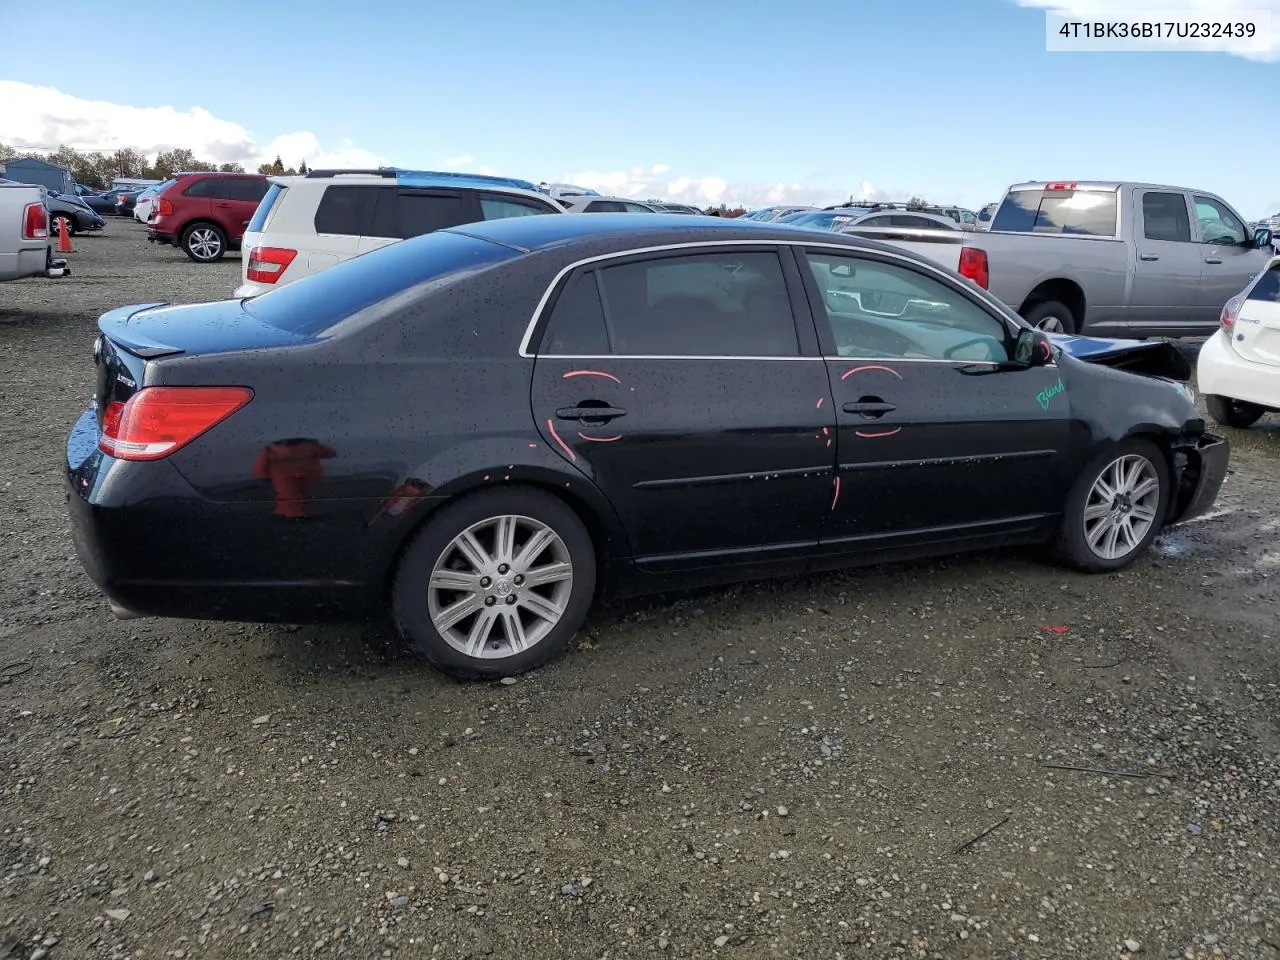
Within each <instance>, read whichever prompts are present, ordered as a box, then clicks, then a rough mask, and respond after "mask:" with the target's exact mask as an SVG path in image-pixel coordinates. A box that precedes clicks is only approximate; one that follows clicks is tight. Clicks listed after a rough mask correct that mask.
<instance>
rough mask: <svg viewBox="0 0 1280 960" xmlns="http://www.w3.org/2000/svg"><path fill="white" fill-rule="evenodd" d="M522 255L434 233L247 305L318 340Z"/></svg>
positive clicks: (275, 324)
mask: <svg viewBox="0 0 1280 960" xmlns="http://www.w3.org/2000/svg"><path fill="white" fill-rule="evenodd" d="M517 256H519V254H518V253H516V251H514V250H511V249H509V248H507V247H503V246H499V245H498V244H496V243H489V242H488V241H485V240H477V239H475V238H474V237H466V236H462V235H461V234H457V233H433V234H431V235H429V236H424V237H417V238H415V239H413V240H410V241H407V242H405V243H393V244H390V245H388V246H385V247H382V248H381V249H378V250H373V251H370V252H369V253H365V254H361V255H360V256H358V257H353V258H352V259H350V260H347V261H344V262H343V263H340V264H338V265H337V266H335V267H331V268H330V269H328V270H325V271H324V272H323V273H316V274H312V275H311V276H309V277H307V278H306V280H307V282H306V283H291V284H289V285H288V286H285V287H280V288H279V289H276V290H272V291H270V292H268V293H264V294H261V295H259V296H256V297H250V298H249V299H248V300H246V301H245V302H244V306H245V309H246V310H247V311H248V312H249V313H250V314H252V315H253V316H254V317H256V318H257V319H259V320H261V321H262V322H263V323H268V324H270V325H271V326H273V327H277V328H278V329H280V330H288V331H290V332H292V333H297V334H301V335H303V336H315V335H317V334H320V333H323V332H324V331H325V330H328V329H329V328H330V327H332V326H334V325H335V324H337V323H339V322H340V321H342V320H345V319H346V318H347V317H350V316H351V315H353V314H355V313H358V312H359V311H361V310H364V309H366V308H368V307H371V306H373V305H374V304H377V303H381V302H382V301H384V300H387V299H388V298H390V297H394V296H396V295H397V294H405V293H406V292H409V291H412V290H413V288H415V287H419V286H421V285H423V284H426V283H429V282H431V281H441V280H443V279H445V278H448V279H450V280H457V279H463V278H464V277H467V276H469V275H471V274H472V273H474V272H476V271H478V270H482V269H484V268H486V267H491V266H493V265H494V264H497V263H501V262H502V261H504V260H510V259H513V258H514V257H517ZM423 295H424V296H425V295H426V291H423Z"/></svg>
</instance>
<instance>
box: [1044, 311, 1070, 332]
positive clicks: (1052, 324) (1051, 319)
mask: <svg viewBox="0 0 1280 960" xmlns="http://www.w3.org/2000/svg"><path fill="white" fill-rule="evenodd" d="M1036 329H1038V330H1043V331H1044V332H1045V333H1066V330H1067V328H1066V327H1065V326H1064V325H1063V323H1062V320H1061V319H1060V318H1059V317H1055V316H1053V315H1052V314H1051V315H1049V316H1047V317H1045V318H1044V319H1043V320H1041V321H1040V322H1039V323H1037V324H1036Z"/></svg>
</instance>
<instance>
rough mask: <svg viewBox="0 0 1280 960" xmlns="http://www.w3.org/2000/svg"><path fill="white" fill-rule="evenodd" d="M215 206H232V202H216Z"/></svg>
mask: <svg viewBox="0 0 1280 960" xmlns="http://www.w3.org/2000/svg"><path fill="white" fill-rule="evenodd" d="M214 206H215V207H229V206H231V204H229V203H215V204H214Z"/></svg>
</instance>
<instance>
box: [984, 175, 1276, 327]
mask: <svg viewBox="0 0 1280 960" xmlns="http://www.w3.org/2000/svg"><path fill="white" fill-rule="evenodd" d="M964 247H965V248H966V249H967V250H969V251H971V252H970V253H968V254H963V253H962V254H961V260H962V262H963V261H966V260H967V261H968V262H969V263H970V264H982V265H983V266H984V268H985V269H983V270H982V271H980V272H983V273H985V279H986V284H985V285H986V287H987V289H988V291H989V292H990V293H991V294H992V295H993V296H995V297H996V298H997V299H999V300H1001V301H1003V302H1004V303H1006V304H1008V305H1009V306H1010V307H1012V308H1013V309H1014V310H1016V311H1017V312H1018V313H1019V314H1020V315H1021V316H1022V317H1023V318H1024V319H1026V320H1027V321H1029V322H1030V323H1032V324H1034V325H1036V326H1038V327H1040V328H1041V329H1044V330H1046V331H1049V332H1053V333H1086V334H1090V335H1094V336H1113V337H1114V336H1120V337H1135V338H1142V337H1181V336H1195V335H1199V334H1208V333H1212V332H1213V331H1214V330H1215V329H1216V328H1217V326H1218V321H1219V317H1220V315H1221V312H1222V308H1223V305H1224V304H1226V302H1227V301H1228V300H1230V299H1231V298H1232V297H1233V296H1235V295H1236V294H1237V293H1239V292H1240V291H1241V290H1243V289H1244V288H1245V286H1246V285H1247V284H1248V283H1249V281H1250V280H1251V279H1252V278H1253V276H1254V275H1255V274H1256V273H1257V272H1258V270H1259V269H1260V268H1261V267H1262V265H1263V264H1264V263H1265V262H1266V260H1267V258H1268V257H1269V256H1270V255H1271V232H1270V230H1268V229H1265V228H1259V229H1250V228H1249V227H1248V226H1247V225H1246V222H1245V220H1244V219H1243V218H1242V217H1241V216H1240V215H1239V214H1238V213H1236V211H1235V210H1233V209H1232V208H1231V206H1230V205H1229V204H1228V203H1227V202H1226V201H1225V200H1223V199H1221V198H1220V197H1216V196H1214V195H1213V194H1211V193H1206V192H1205V191H1203V190H1187V189H1183V188H1182V187H1162V186H1157V185H1154V184H1148V183H1103V182H1090V183H1085V182H1078V183H1075V182H1048V183H1045V182H1035V183H1019V184H1015V185H1014V186H1012V187H1010V188H1009V191H1008V193H1006V194H1005V197H1004V200H1003V201H1001V203H1000V206H999V208H998V209H997V210H996V213H995V216H994V217H993V218H992V220H991V229H990V230H989V231H984V232H978V233H970V234H966V235H965V240H964ZM983 261H985V263H983ZM960 272H961V273H965V272H966V271H964V270H961V271H960Z"/></svg>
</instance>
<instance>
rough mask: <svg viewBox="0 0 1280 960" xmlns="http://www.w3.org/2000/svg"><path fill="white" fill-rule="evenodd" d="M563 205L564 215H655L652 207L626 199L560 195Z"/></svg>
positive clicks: (586, 195) (587, 195)
mask: <svg viewBox="0 0 1280 960" xmlns="http://www.w3.org/2000/svg"><path fill="white" fill-rule="evenodd" d="M557 199H558V200H559V201H560V203H562V204H564V212H565V213H657V212H658V211H657V210H655V209H654V208H653V207H651V206H649V204H647V203H641V202H640V201H639V200H628V199H627V198H626V197H601V196H599V195H595V196H593V195H590V194H584V195H582V196H570V195H567V194H561V195H560V196H559V197H558V198H557Z"/></svg>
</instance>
